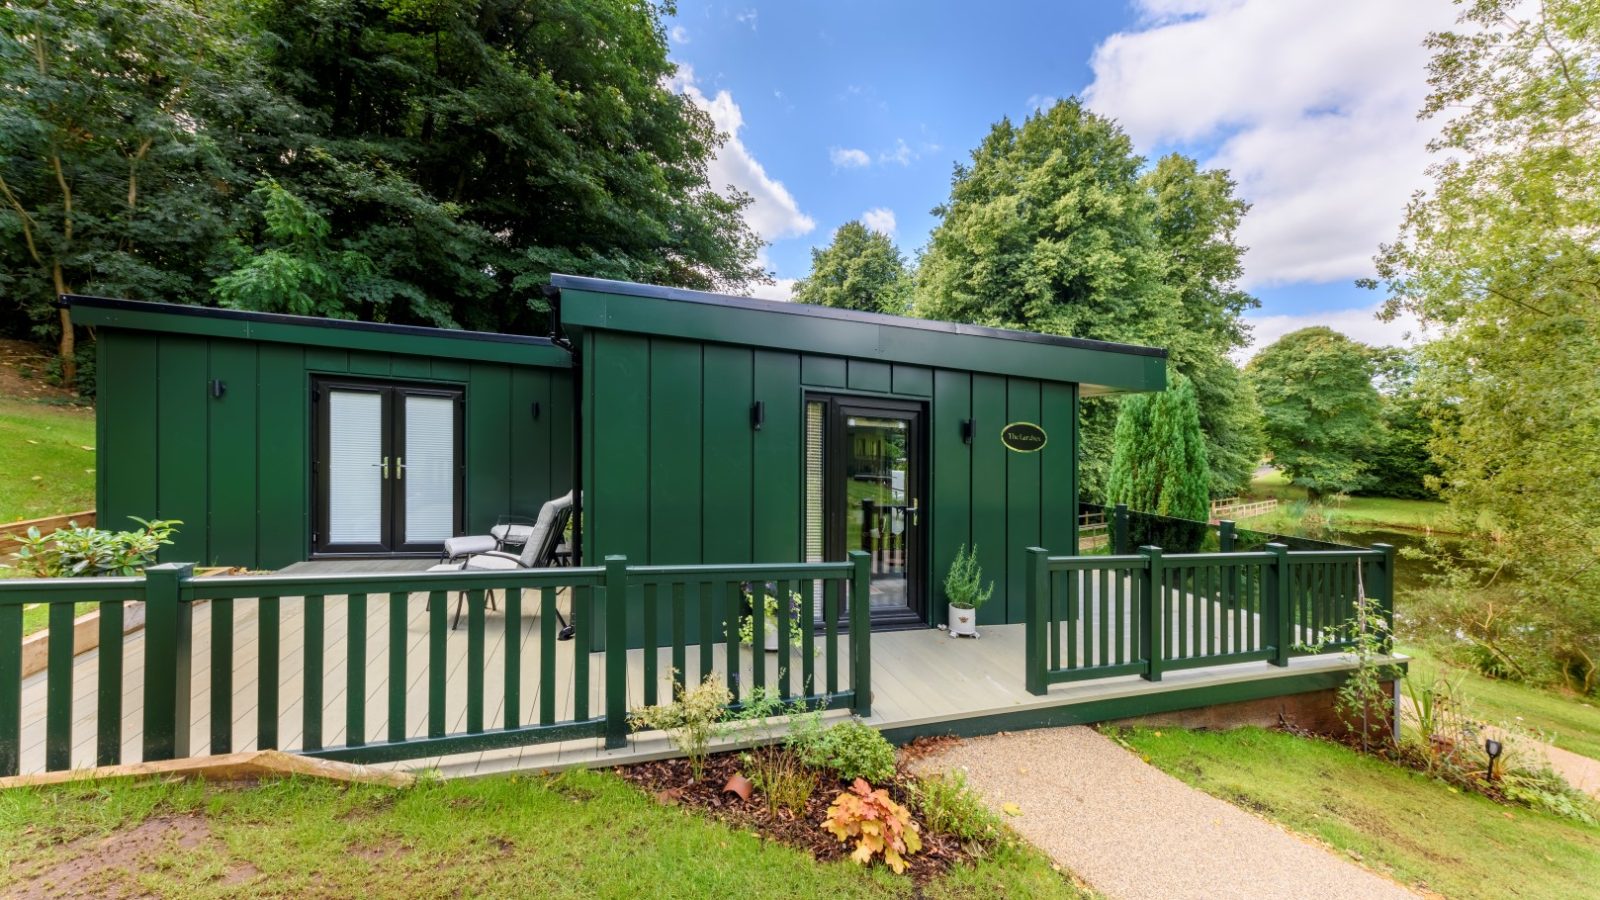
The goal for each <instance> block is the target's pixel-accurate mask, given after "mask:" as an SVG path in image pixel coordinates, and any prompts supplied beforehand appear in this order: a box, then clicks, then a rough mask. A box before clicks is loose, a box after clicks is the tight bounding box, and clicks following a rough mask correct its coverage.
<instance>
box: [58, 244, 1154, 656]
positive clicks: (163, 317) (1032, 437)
mask: <svg viewBox="0 0 1600 900" xmlns="http://www.w3.org/2000/svg"><path fill="white" fill-rule="evenodd" d="M550 294H551V298H552V301H553V306H554V315H553V317H552V319H553V332H554V333H553V334H552V335H551V336H548V337H534V336H524V335H507V334H488V333H474V332H464V331H455V330H446V329H432V328H419V327H411V326H397V325H383V324H374V323H363V322H345V321H334V320H325V319H313V318H304V317H296V316H284V315H274V314H264V313H252V312H241V311H235V310H222V309H212V308H205V307H197V306H185V305H173V304H161V303H145V302H135V301H127V300H105V299H97V298H88V297H67V298H64V299H63V302H64V303H67V304H70V305H71V306H72V308H73V315H74V318H75V319H76V320H77V321H79V322H82V323H84V324H87V325H91V326H93V327H95V329H96V333H97V337H98V348H99V349H98V353H99V358H98V367H99V385H100V388H99V399H98V409H99V416H98V427H99V438H98V441H99V450H100V454H99V455H100V458H101V459H102V460H103V462H102V463H101V465H100V468H99V470H98V473H97V475H98V479H99V484H98V495H99V496H98V506H99V510H100V521H101V522H102V523H104V524H105V525H106V526H108V527H114V526H116V525H118V524H120V523H123V522H125V521H126V517H128V516H139V517H142V518H152V517H156V518H164V519H181V520H183V522H184V523H185V524H184V526H183V528H182V529H180V531H179V535H178V538H177V542H176V543H175V544H174V545H173V546H172V547H170V548H167V551H166V553H165V554H164V557H165V558H166V559H169V560H180V559H181V560H185V561H200V562H203V563H205V564H210V565H228V566H244V567H249V568H268V569H275V568H281V567H284V566H287V565H290V564H293V563H297V562H301V561H304V560H312V559H321V558H337V557H396V558H402V559H404V558H415V559H417V560H419V564H420V562H426V561H431V560H436V559H437V558H438V556H439V554H440V551H441V548H442V546H443V542H444V540H445V539H446V538H449V537H452V536H458V535H466V534H480V533H485V532H487V531H488V530H489V529H490V528H491V527H492V526H494V525H495V524H496V523H497V522H502V521H505V520H507V518H508V517H519V518H531V517H533V516H535V515H536V514H537V513H538V511H539V509H540V507H541V505H543V504H544V503H545V502H546V501H547V500H550V499H551V498H554V497H557V496H560V495H562V494H565V493H566V492H568V491H569V490H573V489H574V488H581V490H579V492H578V493H577V495H576V496H577V504H576V506H577V509H576V513H575V515H574V516H573V526H572V534H571V537H570V547H571V552H572V554H573V555H574V556H575V557H577V558H578V559H581V560H583V561H585V562H588V563H593V562H595V561H598V560H599V559H601V558H602V557H603V556H605V555H609V554H626V555H627V557H628V559H629V560H630V561H632V562H634V563H635V564H650V565H671V564H699V563H704V564H729V563H745V562H795V561H821V560H840V559H843V558H844V554H845V553H846V551H848V550H858V549H859V550H864V551H867V552H868V553H869V554H870V556H871V563H872V617H873V622H874V624H875V626H881V627H883V628H896V627H919V626H921V627H926V626H929V625H934V624H937V623H940V622H943V621H944V617H945V603H944V597H943V589H942V582H943V576H944V572H945V570H946V568H947V567H948V566H949V563H950V560H951V559H952V558H953V557H954V556H955V555H956V553H957V551H958V549H959V548H960V547H961V546H962V545H964V544H966V545H976V547H977V548H978V555H979V559H980V562H981V564H982V566H983V570H984V573H985V577H986V579H992V580H993V581H994V582H995V587H996V590H995V594H994V599H993V601H991V602H990V603H989V604H988V605H987V606H985V607H984V608H983V609H982V610H981V611H980V617H979V621H980V623H983V624H990V623H1016V622H1022V621H1023V620H1024V610H1023V600H1024V593H1025V591H1024V581H1023V570H1024V550H1025V548H1027V547H1029V546H1035V545H1038V546H1045V547H1050V548H1053V549H1056V548H1058V549H1059V550H1061V551H1063V552H1070V550H1071V549H1072V548H1074V547H1076V537H1077V535H1076V528H1077V508H1078V486H1077V448H1078V436H1077V421H1078V404H1079V401H1080V400H1081V399H1082V398H1084V397H1089V396H1095V395H1101V394H1108V393H1116V392H1130V391H1156V390H1161V389H1163V388H1164V387H1165V381H1166V352H1165V351H1164V350H1159V349H1154V348H1148V347H1136V346H1128V345H1120V344H1110V343H1104V342H1099V341H1090V340H1081V339H1075V338H1066V337H1058V336H1051V335H1041V334H1032V333H1027V332H1019V331H1008V330H1002V329H994V328H985V327H979V326H972V325H959V324H953V323H947V322H935V321H928V320H922V319H912V318H901V317H896V316H887V315H878V314H869V313H858V312H852V311H845V310H836V309H829V308H823V307H814V306H805V305H800V304H792V303H783V302H776V301H764V300H754V299H748V298H741V297H729V296H723V295H717V294H709V293H702V292H697V291H688V290H680V289H674V288H662V287H654V286H648V285H639V284H630V283H624V282H616V281H606V280H600V279H592V278H579V277H572V276H560V275H558V276H555V277H554V278H553V279H552V290H551V291H550Z"/></svg>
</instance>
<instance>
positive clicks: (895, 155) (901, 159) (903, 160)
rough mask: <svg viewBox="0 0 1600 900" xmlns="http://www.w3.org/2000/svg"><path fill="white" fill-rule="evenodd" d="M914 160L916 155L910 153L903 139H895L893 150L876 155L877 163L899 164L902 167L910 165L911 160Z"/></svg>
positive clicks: (909, 148)
mask: <svg viewBox="0 0 1600 900" xmlns="http://www.w3.org/2000/svg"><path fill="white" fill-rule="evenodd" d="M915 158H916V154H915V153H913V152H912V151H911V147H910V145H909V144H907V143H906V142H905V139H904V138H895V139H894V149H893V150H885V151H883V152H882V153H879V154H878V162H880V163H899V164H900V165H902V166H909V165H911V160H913V159H915Z"/></svg>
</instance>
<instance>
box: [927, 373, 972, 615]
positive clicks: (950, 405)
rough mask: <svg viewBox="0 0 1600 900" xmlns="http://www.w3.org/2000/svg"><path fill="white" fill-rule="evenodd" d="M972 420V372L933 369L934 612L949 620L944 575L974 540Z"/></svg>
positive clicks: (931, 541)
mask: <svg viewBox="0 0 1600 900" xmlns="http://www.w3.org/2000/svg"><path fill="white" fill-rule="evenodd" d="M971 419H972V376H971V375H970V374H968V373H966V372H951V371H948V370H945V369H940V370H938V371H936V372H934V373H933V405H932V409H931V411H930V414H929V417H928V429H929V435H928V453H929V461H930V463H931V465H932V469H933V471H932V472H931V473H930V477H929V479H928V482H929V495H930V496H929V501H928V519H927V521H928V522H929V523H930V525H931V528H930V529H929V531H930V534H929V535H928V547H929V551H930V552H929V560H928V568H929V573H928V575H929V578H928V589H929V596H930V598H931V602H930V603H929V615H930V617H931V619H932V621H933V622H934V623H935V624H937V623H939V622H942V621H944V620H945V606H946V604H947V602H948V598H946V597H945V593H944V576H945V573H946V572H947V571H948V570H949V568H950V562H951V560H953V559H955V557H956V554H957V553H958V552H960V550H961V547H962V546H963V545H965V544H970V543H971V542H972V445H971V444H969V443H967V442H966V441H965V440H964V439H963V438H962V427H963V423H965V422H967V421H970V420H971Z"/></svg>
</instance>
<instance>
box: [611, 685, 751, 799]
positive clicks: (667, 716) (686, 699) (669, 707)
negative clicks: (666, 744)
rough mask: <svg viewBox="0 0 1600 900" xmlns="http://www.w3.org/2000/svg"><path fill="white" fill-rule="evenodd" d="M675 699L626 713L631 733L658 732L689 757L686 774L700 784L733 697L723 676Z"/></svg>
mask: <svg viewBox="0 0 1600 900" xmlns="http://www.w3.org/2000/svg"><path fill="white" fill-rule="evenodd" d="M677 694H678V696H677V698H676V699H675V700H673V701H672V702H671V703H664V704H661V705H660V706H646V707H642V708H640V709H636V710H634V711H633V712H630V713H628V724H629V725H630V726H631V727H632V728H633V730H634V731H644V730H646V729H651V728H654V729H659V730H661V731H665V732H666V733H667V736H668V737H670V738H671V739H672V743H673V744H675V745H676V746H677V748H678V749H679V750H682V751H683V752H684V755H686V756H688V757H689V770H690V771H691V772H692V773H693V774H694V780H695V781H699V780H700V777H701V776H702V775H704V774H705V770H706V750H707V748H708V747H709V746H710V744H711V738H712V736H713V735H714V734H715V733H716V728H717V723H718V722H720V721H722V718H723V717H724V716H725V715H726V714H727V711H728V704H729V703H731V702H733V694H732V693H731V692H729V690H728V688H727V686H726V685H724V684H723V683H722V676H720V675H717V674H715V673H713V674H711V675H707V676H706V680H705V681H703V682H701V683H700V685H699V686H698V687H692V688H683V687H678V688H677Z"/></svg>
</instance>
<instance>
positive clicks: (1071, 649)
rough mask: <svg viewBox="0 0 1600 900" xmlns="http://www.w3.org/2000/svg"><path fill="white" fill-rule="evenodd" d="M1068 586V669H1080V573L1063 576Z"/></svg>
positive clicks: (1069, 573) (1068, 573)
mask: <svg viewBox="0 0 1600 900" xmlns="http://www.w3.org/2000/svg"><path fill="white" fill-rule="evenodd" d="M1062 578H1063V580H1064V581H1065V582H1066V586H1067V591H1066V594H1067V668H1069V669H1076V668H1078V664H1079V663H1078V573H1077V572H1067V573H1065V574H1064V575H1063V576H1062Z"/></svg>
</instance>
